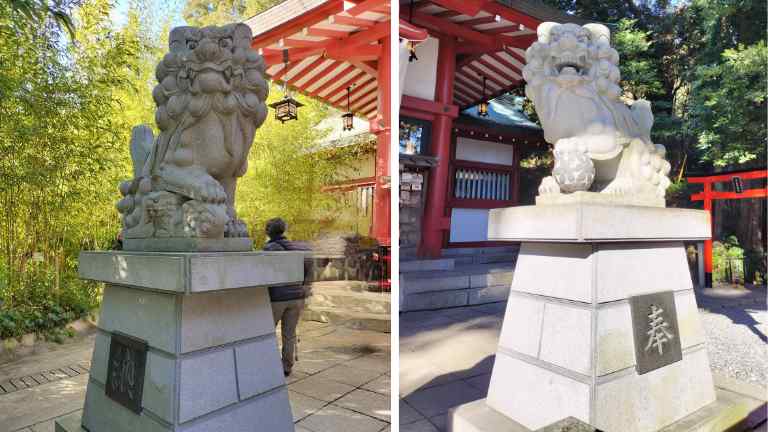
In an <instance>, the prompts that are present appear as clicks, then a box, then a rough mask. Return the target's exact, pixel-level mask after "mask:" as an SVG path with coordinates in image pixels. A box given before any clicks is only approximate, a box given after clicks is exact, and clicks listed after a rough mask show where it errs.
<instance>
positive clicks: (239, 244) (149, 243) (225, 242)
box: [123, 237, 253, 252]
mask: <svg viewBox="0 0 768 432" xmlns="http://www.w3.org/2000/svg"><path fill="white" fill-rule="evenodd" d="M123 250H126V251H153V252H247V251H251V250H253V240H251V239H250V238H248V237H232V238H220V239H212V238H198V237H178V238H177V237H168V238H127V239H125V240H123Z"/></svg>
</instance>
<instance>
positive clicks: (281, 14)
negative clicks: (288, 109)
mask: <svg viewBox="0 0 768 432" xmlns="http://www.w3.org/2000/svg"><path fill="white" fill-rule="evenodd" d="M390 15H391V12H390V2H389V1H388V0H356V1H344V0H286V1H284V2H282V3H280V4H278V5H276V6H274V7H272V8H270V9H267V10H266V11H264V12H262V13H260V14H259V15H256V16H254V17H252V18H250V19H248V20H247V21H246V22H245V23H246V24H247V25H248V26H250V27H251V29H252V30H253V35H254V36H253V41H252V43H251V45H252V46H253V47H254V48H255V49H257V50H259V52H260V53H261V54H262V56H263V57H264V60H265V62H266V65H267V75H268V78H269V79H271V80H272V81H273V82H275V83H278V84H281V85H284V86H286V87H287V88H288V89H290V91H293V92H299V93H301V94H303V95H305V96H307V97H311V98H314V99H317V100H319V101H322V102H323V103H325V104H327V105H329V106H331V107H334V108H336V109H338V110H340V111H342V112H344V113H345V114H344V115H343V116H342V119H343V120H344V121H345V125H346V122H347V121H349V122H350V128H349V130H350V131H351V133H358V132H359V127H357V126H355V127H352V125H353V123H357V122H360V121H362V122H364V123H367V125H368V127H367V129H368V131H370V132H371V133H372V134H374V135H375V136H376V153H375V164H374V165H375V167H374V170H373V171H374V173H373V174H374V175H373V176H371V177H370V178H369V179H366V181H365V182H360V184H357V185H353V186H356V187H359V188H361V189H365V191H363V192H366V193H367V190H370V188H371V187H372V188H373V192H372V195H373V205H372V222H371V227H370V232H369V234H370V235H371V236H372V237H375V238H376V239H377V240H378V242H379V244H381V245H385V246H389V245H390V242H391V240H390V238H391V236H390V231H391V230H390V221H391V218H390V189H391V186H390V183H391V182H390V173H389V161H390V157H389V153H390V144H389V143H390V139H391V135H392V133H391V127H392V125H391V120H390V116H391V109H390V101H391V89H392V87H391V79H390V65H391V61H390V58H391V52H392V47H391V43H390V24H391V22H390V21H391V17H390ZM275 108H276V109H277V107H275ZM299 110H300V108H299ZM278 114H279V113H278ZM299 115H300V113H299ZM340 120H341V119H340ZM352 129H354V131H352ZM347 186H349V185H347Z"/></svg>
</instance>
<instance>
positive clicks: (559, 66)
mask: <svg viewBox="0 0 768 432" xmlns="http://www.w3.org/2000/svg"><path fill="white" fill-rule="evenodd" d="M565 68H572V69H574V70H575V72H576V73H577V74H579V75H581V71H582V69H584V67H583V66H581V65H580V64H578V63H573V62H565V63H558V64H556V65H555V69H557V73H558V74H561V73H562V72H563V70H565Z"/></svg>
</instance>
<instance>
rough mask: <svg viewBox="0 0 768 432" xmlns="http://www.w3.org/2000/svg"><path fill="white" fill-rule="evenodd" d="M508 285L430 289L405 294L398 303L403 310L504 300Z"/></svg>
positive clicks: (507, 293) (507, 294)
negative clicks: (445, 289)
mask: <svg viewBox="0 0 768 432" xmlns="http://www.w3.org/2000/svg"><path fill="white" fill-rule="evenodd" d="M509 287H510V285H494V286H487V287H482V288H469V289H460V290H447V291H431V292H425V293H416V294H406V295H404V296H403V300H402V302H401V304H400V310H401V311H403V312H411V311H420V310H435V309H446V308H452V307H461V306H470V305H481V304H487V303H496V302H501V301H506V300H507V297H509Z"/></svg>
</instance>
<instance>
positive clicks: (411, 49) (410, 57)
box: [406, 41, 419, 63]
mask: <svg viewBox="0 0 768 432" xmlns="http://www.w3.org/2000/svg"><path fill="white" fill-rule="evenodd" d="M406 47H407V48H408V52H409V54H408V63H412V62H413V61H414V60H418V59H419V58H418V57H416V44H415V43H414V42H413V41H408V43H407V44H406Z"/></svg>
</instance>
